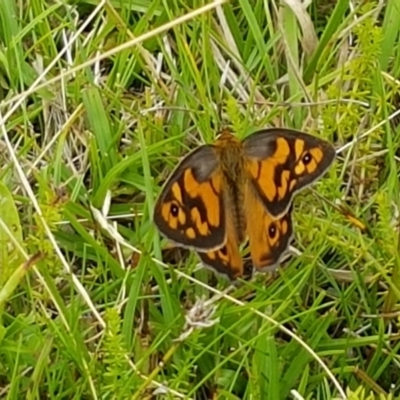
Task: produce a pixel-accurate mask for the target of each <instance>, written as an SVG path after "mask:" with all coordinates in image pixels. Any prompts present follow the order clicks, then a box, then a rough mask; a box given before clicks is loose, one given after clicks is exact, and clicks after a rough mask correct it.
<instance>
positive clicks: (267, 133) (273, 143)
mask: <svg viewBox="0 0 400 400" xmlns="http://www.w3.org/2000/svg"><path fill="white" fill-rule="evenodd" d="M243 148H244V153H245V157H246V168H247V171H248V173H249V176H250V181H251V183H252V185H253V186H254V188H255V191H256V193H257V195H258V197H259V198H260V200H261V202H262V203H263V205H264V207H265V208H266V209H267V210H268V212H269V213H270V214H271V215H272V216H273V217H274V218H276V217H280V216H282V215H284V214H285V213H286V211H287V210H288V208H289V206H290V204H291V202H292V199H293V196H294V194H295V193H296V192H298V191H300V190H302V189H304V188H305V187H307V186H308V185H310V184H311V183H312V182H314V181H315V180H316V179H318V178H319V177H320V176H321V175H323V174H324V173H325V171H326V170H327V169H328V168H329V166H330V165H331V163H332V162H333V160H334V158H335V149H334V148H333V146H332V145H331V144H330V143H329V142H326V141H325V140H322V139H319V138H316V137H314V136H311V135H308V134H306V133H303V132H297V131H295V130H290V129H283V128H282V129H277V128H273V129H265V130H262V131H259V132H256V133H254V134H252V135H250V136H249V137H248V138H246V139H245V140H244V141H243Z"/></svg>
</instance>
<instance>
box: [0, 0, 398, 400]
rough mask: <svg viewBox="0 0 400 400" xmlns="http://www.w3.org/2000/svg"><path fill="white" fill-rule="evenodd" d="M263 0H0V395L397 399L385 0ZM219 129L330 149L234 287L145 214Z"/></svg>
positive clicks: (392, 115)
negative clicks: (267, 133) (268, 265)
mask: <svg viewBox="0 0 400 400" xmlns="http://www.w3.org/2000/svg"><path fill="white" fill-rule="evenodd" d="M288 3H290V4H292V5H293V7H294V5H295V4H296V2H288ZM207 4H208V6H207V7H206V5H207ZM210 4H211V5H210ZM284 4H285V2H283V1H281V2H279V4H278V2H276V3H275V2H268V1H260V0H254V1H251V2H250V1H248V0H240V1H237V2H226V3H225V4H224V5H223V6H222V7H220V6H218V5H217V3H215V4H212V3H205V2H204V3H203V2H201V1H193V2H184V1H182V2H180V1H173V0H171V1H157V0H155V1H146V0H142V1H131V0H118V1H114V0H108V1H100V0H96V1H93V0H75V1H65V2H63V1H58V2H53V1H48V2H46V1H44V0H31V1H29V2H21V1H13V0H1V1H0V113H1V114H0V129H1V130H0V135H1V137H0V160H1V162H0V179H1V181H0V194H1V207H0V398H7V399H14V398H16V399H17V398H27V399H39V398H45V397H49V398H62V399H71V398H77V399H78V398H79V399H80V398H118V399H119V398H121V399H122V398H134V399H146V398H157V399H164V398H169V399H172V398H187V399H211V398H213V399H229V400H230V399H271V400H272V399H274V400H275V399H286V398H297V399H299V398H304V399H334V398H335V399H338V398H349V399H380V398H382V399H387V398H390V396H393V397H392V398H400V369H399V362H400V357H399V354H400V341H399V337H400V336H399V325H400V322H399V321H400V320H399V316H400V307H399V306H400V256H399V248H400V242H399V234H398V227H399V219H400V217H399V213H400V211H399V210H400V209H399V205H400V201H399V199H400V192H399V171H398V169H399V162H400V135H399V127H398V123H399V118H398V114H399V111H398V108H399V98H400V97H399V96H400V82H399V80H398V77H399V76H400V41H399V31H400V24H399V22H398V21H400V4H399V2H398V0H387V1H385V2H381V3H378V2H377V1H372V0H366V1H355V2H353V3H352V8H350V6H349V2H348V1H344V0H338V1H336V2H332V1H327V0H318V1H317V0H314V1H312V2H311V4H310V6H309V7H308V8H307V9H306V10H303V11H302V10H301V8H299V6H298V7H297V8H293V9H291V8H290V7H289V6H285V5H284ZM202 7H203V8H202ZM69 41H71V42H72V43H71V45H67V43H68V42H69ZM224 126H229V127H230V128H231V129H232V130H233V131H234V132H235V133H236V135H237V136H239V137H240V138H244V137H245V136H246V135H248V134H249V133H250V132H252V131H254V130H257V129H260V128H264V127H271V126H286V127H291V128H297V129H301V130H305V131H307V132H310V133H312V134H314V135H318V136H320V137H322V138H326V139H328V140H330V141H331V142H332V143H333V144H334V145H335V147H336V148H337V150H338V158H337V160H336V162H335V163H334V165H333V166H332V168H331V169H330V170H329V172H328V173H327V174H326V175H325V176H324V177H323V178H322V179H321V180H320V181H319V182H318V184H317V185H315V186H314V188H313V189H312V190H307V191H305V192H303V193H302V194H300V195H298V196H297V197H296V199H295V207H294V208H295V210H294V219H295V227H296V235H295V242H294V243H293V246H294V247H293V248H292V251H291V257H290V258H289V259H288V260H287V261H286V262H285V263H284V264H283V265H282V268H279V269H278V270H277V272H275V273H273V274H271V273H268V274H267V273H266V274H262V275H257V276H256V277H255V278H254V279H253V280H251V281H243V282H240V283H238V284H237V285H235V286H230V284H229V282H227V281H226V280H224V279H223V278H220V277H216V276H215V274H213V273H212V272H210V271H208V270H205V269H203V268H198V259H197V258H196V256H195V255H194V254H191V253H190V252H186V251H181V252H176V251H174V250H173V249H172V250H171V249H169V250H168V249H166V245H167V243H166V241H164V240H161V239H160V237H159V235H158V234H157V232H156V230H155V227H154V224H153V223H152V221H151V215H152V210H153V205H154V201H155V197H156V196H157V194H158V193H159V191H160V187H161V185H162V183H163V182H164V181H165V179H166V177H167V176H168V174H169V173H170V172H171V171H172V169H173V167H174V165H176V163H177V161H178V159H179V158H180V157H181V156H182V155H184V154H186V153H187V152H188V151H189V149H193V148H195V147H196V146H197V145H199V144H201V143H205V142H207V143H210V142H212V141H213V140H214V138H215V137H216V135H217V133H218V131H219V129H220V128H222V127H224ZM360 227H361V228H362V229H360ZM161 259H163V260H164V262H161V261H160V260H161ZM201 299H202V300H201ZM195 311H196V312H197V314H195V315H193V313H194V312H195ZM185 316H186V318H189V316H191V317H192V320H191V321H192V322H191V324H190V323H189V321H188V319H185ZM152 396H153V397H152Z"/></svg>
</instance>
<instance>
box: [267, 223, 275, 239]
mask: <svg viewBox="0 0 400 400" xmlns="http://www.w3.org/2000/svg"><path fill="white" fill-rule="evenodd" d="M276 233H277V229H276V224H275V222H273V223H272V224H271V225H270V226H269V227H268V236H269V237H270V239H275V236H276Z"/></svg>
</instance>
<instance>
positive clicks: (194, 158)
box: [153, 145, 225, 250]
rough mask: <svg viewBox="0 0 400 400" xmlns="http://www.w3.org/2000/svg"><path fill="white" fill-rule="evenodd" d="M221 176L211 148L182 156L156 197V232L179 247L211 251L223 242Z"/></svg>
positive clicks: (223, 223)
mask: <svg viewBox="0 0 400 400" xmlns="http://www.w3.org/2000/svg"><path fill="white" fill-rule="evenodd" d="M222 185H223V182H222V176H221V172H220V168H219V162H218V158H217V156H216V153H215V149H214V147H213V146H208V145H205V146H201V147H199V148H197V149H196V150H195V151H193V152H192V153H190V154H189V155H188V156H187V157H185V158H184V159H183V160H182V162H181V163H180V164H179V165H178V166H177V167H176V169H175V171H174V172H173V173H172V175H171V177H170V178H169V179H168V181H167V183H166V184H165V186H164V188H163V189H162V192H161V195H160V197H159V198H158V200H157V202H156V205H155V208H154V216H153V220H154V223H155V224H156V226H157V228H158V229H159V230H160V232H161V233H162V234H163V235H164V236H165V237H167V238H168V239H170V240H172V241H173V242H175V243H178V244H180V245H181V246H185V247H191V248H195V249H198V250H213V249H216V248H218V247H220V246H222V245H223V244H224V242H225V210H224V204H223V201H224V200H223V196H222V190H223V188H222Z"/></svg>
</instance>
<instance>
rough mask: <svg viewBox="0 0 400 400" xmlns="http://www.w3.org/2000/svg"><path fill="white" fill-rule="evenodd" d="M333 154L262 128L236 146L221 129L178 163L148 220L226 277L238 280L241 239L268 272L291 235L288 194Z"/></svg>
mask: <svg viewBox="0 0 400 400" xmlns="http://www.w3.org/2000/svg"><path fill="white" fill-rule="evenodd" d="M334 155H335V151H334V149H333V147H332V146H331V145H330V144H329V143H327V142H325V141H323V140H321V139H318V138H315V137H313V136H311V135H308V134H305V133H302V132H297V131H292V130H288V129H267V130H263V131H259V132H257V133H255V134H252V135H250V136H249V137H248V138H246V139H245V140H243V141H240V140H239V139H237V138H236V137H235V136H233V135H232V134H231V133H229V132H228V131H224V132H222V134H221V135H220V137H219V138H218V139H217V140H216V142H215V143H214V144H213V145H203V146H200V147H198V148H197V149H195V150H194V151H193V152H191V153H190V154H189V155H188V156H186V157H185V158H184V159H183V160H182V161H181V163H179V164H178V166H177V167H176V168H175V171H174V172H173V173H172V174H171V176H170V178H169V179H168V181H167V182H166V184H165V186H164V188H163V189H162V191H161V194H160V196H159V198H158V200H157V202H156V205H155V210H154V222H155V224H156V226H157V227H158V229H159V231H160V232H161V233H162V234H163V235H164V236H166V237H167V238H168V239H170V240H172V241H174V242H175V243H177V244H178V245H180V246H183V247H189V248H192V249H195V250H196V251H197V252H198V255H199V257H200V259H201V260H202V262H203V263H204V264H205V265H207V266H210V267H212V268H213V269H215V270H217V271H218V272H220V273H223V274H225V275H228V276H229V277H230V278H231V279H235V278H237V277H240V276H243V272H244V271H243V270H244V267H243V260H242V258H241V256H240V252H239V246H240V244H241V243H242V242H243V241H244V240H245V239H247V238H248V239H249V247H250V253H251V257H252V262H253V265H254V267H255V268H256V269H257V270H265V269H268V268H271V267H274V266H275V265H276V264H278V263H279V261H280V258H281V256H282V254H283V253H284V252H285V250H286V249H287V247H288V245H289V242H290V240H291V237H292V234H293V227H292V221H291V213H290V206H291V202H292V198H293V195H294V194H295V193H296V192H298V191H299V190H301V189H302V188H304V187H306V186H307V185H308V184H310V183H311V182H313V181H314V180H315V179H317V178H318V177H319V176H321V175H322V173H323V172H325V170H326V169H327V168H328V167H329V165H330V164H331V163H332V161H333V159H334Z"/></svg>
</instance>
